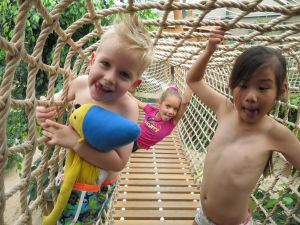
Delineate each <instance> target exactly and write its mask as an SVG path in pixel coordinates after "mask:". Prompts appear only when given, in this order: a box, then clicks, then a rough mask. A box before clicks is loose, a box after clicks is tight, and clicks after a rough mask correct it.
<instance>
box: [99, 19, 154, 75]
mask: <svg viewBox="0 0 300 225" xmlns="http://www.w3.org/2000/svg"><path fill="white" fill-rule="evenodd" d="M115 35H117V36H118V37H120V38H121V39H122V40H124V41H126V42H127V43H128V45H129V48H130V49H135V50H138V51H140V52H141V60H140V61H139V62H138V63H139V65H140V69H139V71H138V76H139V77H140V76H141V75H142V73H143V72H144V70H145V69H146V68H147V67H148V66H149V65H150V63H151V62H152V58H153V44H152V40H151V37H150V34H149V32H148V31H147V30H146V29H145V27H144V24H143V22H142V21H141V20H140V19H139V18H138V16H137V15H136V14H134V15H128V14H126V15H125V14H123V15H121V16H119V17H117V18H116V20H115V22H114V24H113V26H112V27H110V28H109V29H108V30H107V31H106V32H105V33H104V34H103V35H102V36H101V40H100V44H99V46H98V48H97V52H96V53H98V52H99V49H100V48H101V46H102V45H103V43H104V42H105V40H107V39H109V38H111V37H112V36H115Z"/></svg>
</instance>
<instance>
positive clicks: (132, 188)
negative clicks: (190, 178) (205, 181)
mask: <svg viewBox="0 0 300 225" xmlns="http://www.w3.org/2000/svg"><path fill="white" fill-rule="evenodd" d="M118 191H119V192H120V193H121V192H124V191H126V192H127V193H131V192H134V193H146V192H154V193H156V192H158V191H159V192H160V193H191V192H194V193H195V194H200V191H199V189H198V188H195V187H189V188H188V187H162V186H155V187H153V186H150V187H149V186H127V187H125V186H120V187H119V189H118Z"/></svg>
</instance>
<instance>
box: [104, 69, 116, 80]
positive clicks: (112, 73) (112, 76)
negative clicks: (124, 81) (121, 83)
mask: <svg viewBox="0 0 300 225" xmlns="http://www.w3.org/2000/svg"><path fill="white" fill-rule="evenodd" d="M115 79H116V72H115V71H114V70H109V71H106V74H105V76H104V80H105V81H106V82H108V83H114V82H115Z"/></svg>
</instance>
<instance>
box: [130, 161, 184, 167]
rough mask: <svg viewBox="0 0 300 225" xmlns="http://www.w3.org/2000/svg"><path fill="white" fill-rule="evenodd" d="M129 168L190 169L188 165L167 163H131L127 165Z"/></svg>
mask: <svg viewBox="0 0 300 225" xmlns="http://www.w3.org/2000/svg"><path fill="white" fill-rule="evenodd" d="M127 167H130V168H154V167H157V168H189V166H188V164H187V163H182V164H171V163H168V164H165V163H153V162H152V163H151V162H148V163H141V162H129V163H127Z"/></svg>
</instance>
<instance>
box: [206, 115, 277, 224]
mask: <svg viewBox="0 0 300 225" xmlns="http://www.w3.org/2000/svg"><path fill="white" fill-rule="evenodd" d="M236 118H238V117H237V116H236V115H234V112H232V113H229V114H227V116H225V117H222V119H221V120H219V121H218V128H217V130H216V132H215V134H214V137H213V139H212V141H211V143H210V145H209V148H208V153H207V155H206V158H205V164H204V175H203V182H202V188H201V204H202V207H203V209H204V211H205V213H206V215H207V217H208V218H210V219H211V220H212V221H214V222H215V223H217V224H226V225H237V224H240V223H241V222H243V221H245V220H246V218H247V212H248V202H249V199H250V195H251V192H252V190H253V188H254V186H255V184H256V182H257V180H258V179H259V177H260V176H261V174H262V173H263V171H264V168H265V166H266V163H267V162H268V159H269V156H270V153H271V150H274V148H273V147H274V146H273V144H272V143H271V141H268V140H270V137H269V136H268V130H269V129H270V127H271V126H272V124H273V122H272V120H271V119H270V118H269V117H266V118H265V119H264V120H265V121H264V122H262V124H261V125H260V126H257V125H255V127H246V126H244V128H241V127H242V126H241V124H238V123H240V122H239V121H237V119H236Z"/></svg>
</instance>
